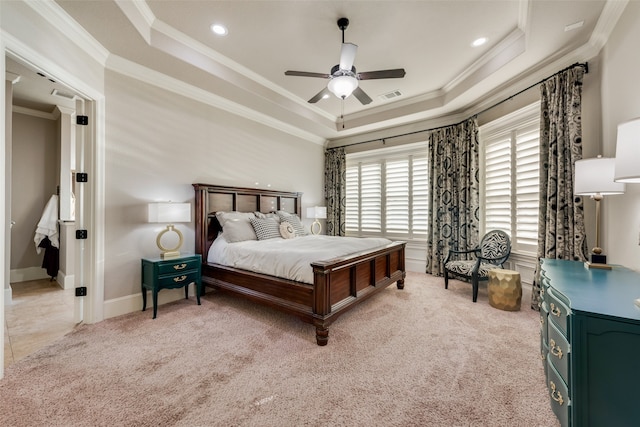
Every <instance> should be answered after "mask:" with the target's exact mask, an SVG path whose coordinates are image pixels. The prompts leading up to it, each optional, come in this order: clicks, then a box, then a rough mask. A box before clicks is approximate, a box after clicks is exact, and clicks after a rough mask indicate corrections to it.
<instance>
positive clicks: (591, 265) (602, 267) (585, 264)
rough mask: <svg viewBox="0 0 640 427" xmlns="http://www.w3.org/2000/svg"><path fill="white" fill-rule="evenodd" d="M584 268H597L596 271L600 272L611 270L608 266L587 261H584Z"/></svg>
mask: <svg viewBox="0 0 640 427" xmlns="http://www.w3.org/2000/svg"><path fill="white" fill-rule="evenodd" d="M584 267H585V268H597V269H600V270H611V266H610V265H609V264H600V263H597V262H589V261H585V263H584Z"/></svg>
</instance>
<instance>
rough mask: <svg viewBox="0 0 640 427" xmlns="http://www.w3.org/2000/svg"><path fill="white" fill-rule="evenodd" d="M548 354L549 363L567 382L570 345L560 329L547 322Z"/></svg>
mask: <svg viewBox="0 0 640 427" xmlns="http://www.w3.org/2000/svg"><path fill="white" fill-rule="evenodd" d="M548 331H549V341H547V345H548V346H549V355H548V356H547V357H548V359H549V361H550V362H551V364H552V365H553V366H554V367H555V368H556V370H557V371H558V373H559V374H560V375H561V376H562V378H563V379H564V382H565V383H567V384H568V383H569V368H570V366H569V363H570V353H571V346H570V345H569V342H568V341H567V338H566V337H565V336H564V335H563V334H562V332H560V330H559V329H558V328H557V327H556V325H554V324H553V322H549V329H548Z"/></svg>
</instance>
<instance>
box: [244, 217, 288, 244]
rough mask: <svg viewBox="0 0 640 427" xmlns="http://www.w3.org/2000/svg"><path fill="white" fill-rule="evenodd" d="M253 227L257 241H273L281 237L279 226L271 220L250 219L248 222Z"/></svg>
mask: <svg viewBox="0 0 640 427" xmlns="http://www.w3.org/2000/svg"><path fill="white" fill-rule="evenodd" d="M249 221H250V222H251V225H252V226H253V229H254V231H255V232H256V236H258V240H267V239H275V238H280V237H282V236H281V235H280V224H278V223H277V222H276V221H274V220H273V219H271V218H266V219H258V218H251V219H250V220H249Z"/></svg>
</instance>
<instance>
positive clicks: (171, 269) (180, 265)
mask: <svg viewBox="0 0 640 427" xmlns="http://www.w3.org/2000/svg"><path fill="white" fill-rule="evenodd" d="M198 264H200V258H199V257H196V258H192V259H186V260H185V259H180V260H175V261H163V262H162V263H160V265H158V275H160V276H162V275H165V274H176V273H183V272H185V271H187V270H195V269H196V268H198Z"/></svg>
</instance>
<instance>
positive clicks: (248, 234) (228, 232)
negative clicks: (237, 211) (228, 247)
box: [222, 218, 258, 243]
mask: <svg viewBox="0 0 640 427" xmlns="http://www.w3.org/2000/svg"><path fill="white" fill-rule="evenodd" d="M222 235H223V236H224V238H225V239H226V240H227V242H229V243H235V242H244V241H245V240H258V237H257V236H256V232H255V230H254V229H253V226H252V225H251V223H250V222H249V220H248V219H238V218H236V219H229V220H227V221H226V222H225V223H224V228H223V230H222Z"/></svg>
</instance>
